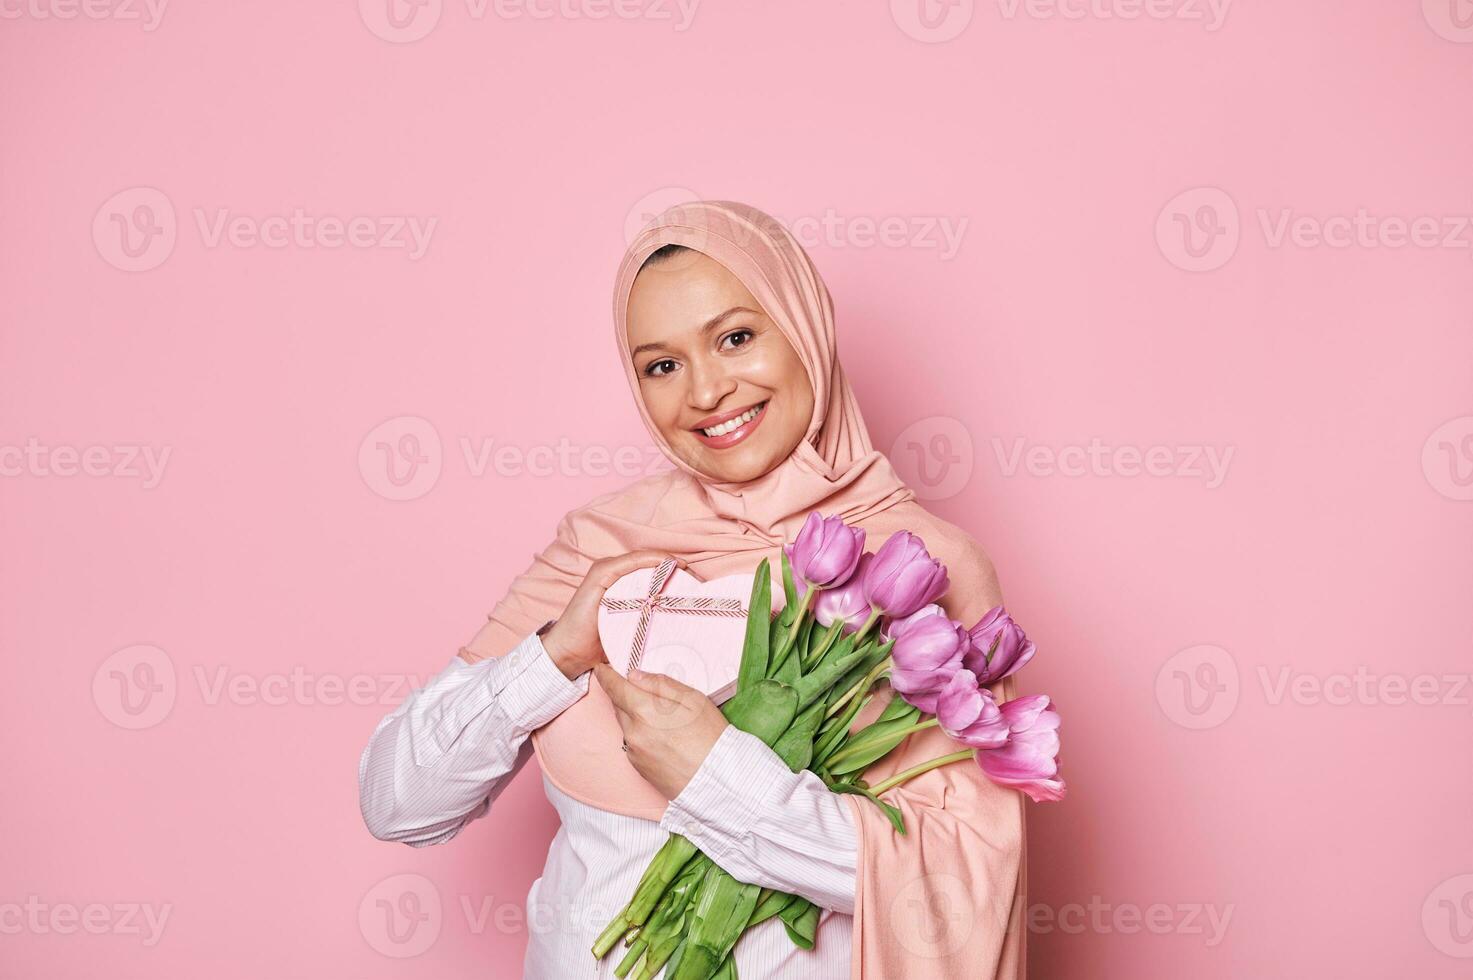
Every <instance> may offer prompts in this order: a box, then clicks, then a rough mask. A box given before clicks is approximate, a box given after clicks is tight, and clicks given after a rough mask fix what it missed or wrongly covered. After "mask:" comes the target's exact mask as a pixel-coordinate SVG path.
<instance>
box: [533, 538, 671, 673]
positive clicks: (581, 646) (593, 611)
mask: <svg viewBox="0 0 1473 980" xmlns="http://www.w3.org/2000/svg"><path fill="white" fill-rule="evenodd" d="M667 559H674V561H675V563H676V564H677V565H678V566H679V567H681V568H685V567H687V562H686V561H685V560H684V559H681V558H675V557H674V556H673V555H667V554H665V553H664V552H661V551H631V552H628V553H627V554H623V555H616V556H614V557H612V558H601V559H599V560H598V561H596V562H594V563H593V564H592V565H591V566H589V569H588V574H587V575H585V576H584V577H583V584H582V585H580V586H578V591H576V592H574V593H573V598H571V599H569V600H568V607H567V608H566V609H564V610H563V614H562V615H561V616H559V617H558V620H557V622H556V623H554V624H553V626H552V628H551V629H549V630H548V631H547V632H546V633H544V634H542V646H543V648H544V649H545V650H547V655H548V656H549V657H551V658H552V662H553V663H555V664H557V668H558V670H561V671H562V672H563V676H565V677H567V678H568V679H569V680H573V679H575V678H576V677H577V676H578V675H579V674H581V673H583V672H584V671H586V670H592V669H593V665H594V664H596V663H607V662H608V658H607V657H606V656H604V648H603V644H601V643H600V642H599V639H598V606H599V603H600V602H602V601H603V597H604V592H606V591H607V590H608V588H609V586H611V585H613V584H614V583H615V582H617V581H618V580H619V579H621V578H623V577H624V576H625V575H628V574H629V573H630V572H632V571H634V570H636V569H639V568H652V567H654V566H655V565H658V564H660V562H662V561H665V560H667Z"/></svg>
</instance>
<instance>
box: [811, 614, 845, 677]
mask: <svg viewBox="0 0 1473 980" xmlns="http://www.w3.org/2000/svg"><path fill="white" fill-rule="evenodd" d="M843 632H844V624H843V623H837V622H836V623H834V625H833V626H831V627H830V628H829V630H828V631H827V633H826V635H825V636H824V638H823V642H822V643H820V644H819V645H818V649H817V650H815V651H813V653H811V654H809V656H808V659H807V660H806V661H805V662H804V663H803V672H804V673H807V672H808V671H809V670H810V669H812V667H813V665H814V664H816V663H818V662H819V661H820V660H822V659H823V655H824V654H826V653H828V652H829V648H830V647H832V646H833V645H834V641H835V640H837V639H838V638H839V637H840V635H842V634H843Z"/></svg>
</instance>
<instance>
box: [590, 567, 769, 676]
mask: <svg viewBox="0 0 1473 980" xmlns="http://www.w3.org/2000/svg"><path fill="white" fill-rule="evenodd" d="M674 573H675V562H674V561H673V560H671V559H669V558H667V559H665V560H664V561H662V562H661V563H660V565H659V567H658V568H656V569H655V574H654V575H652V576H651V577H650V591H649V595H647V596H645V597H644V598H643V599H610V598H609V597H607V596H605V597H604V599H603V602H602V603H601V604H602V605H603V607H604V608H605V609H607V610H609V611H610V612H638V613H639V625H637V626H635V628H634V645H633V647H632V648H631V649H630V651H629V669H631V670H632V669H633V668H635V667H638V666H639V661H640V658H641V657H643V656H644V644H645V639H646V638H647V637H648V636H649V628H650V618H651V617H653V616H654V614H655V612H656V611H657V610H658V611H660V612H671V613H683V614H685V615H687V616H723V617H728V618H734V617H737V616H740V617H742V618H743V619H745V618H746V616H747V607H746V606H744V605H743V604H742V600H740V599H729V598H720V597H717V596H673V595H662V594H661V593H662V592H663V591H664V589H665V586H666V585H667V584H669V582H670V577H671V576H672V575H673V574H674Z"/></svg>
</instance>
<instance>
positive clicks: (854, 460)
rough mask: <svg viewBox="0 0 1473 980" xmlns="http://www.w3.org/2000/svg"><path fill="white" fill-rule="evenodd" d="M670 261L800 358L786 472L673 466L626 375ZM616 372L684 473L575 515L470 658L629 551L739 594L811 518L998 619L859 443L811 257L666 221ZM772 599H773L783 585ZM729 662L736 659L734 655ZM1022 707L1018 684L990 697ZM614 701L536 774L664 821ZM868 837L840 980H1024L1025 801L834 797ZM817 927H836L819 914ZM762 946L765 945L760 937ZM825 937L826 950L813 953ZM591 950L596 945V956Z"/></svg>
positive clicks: (971, 796)
mask: <svg viewBox="0 0 1473 980" xmlns="http://www.w3.org/2000/svg"><path fill="white" fill-rule="evenodd" d="M670 244H677V245H684V246H686V247H688V248H692V249H695V250H696V251H699V252H702V253H704V254H706V255H708V256H710V257H711V258H713V259H715V260H716V261H718V262H720V263H721V264H722V265H724V266H725V267H726V268H727V269H729V270H730V271H731V272H732V273H733V274H734V275H735V276H737V278H738V279H740V280H741V281H742V283H743V284H744V285H746V287H747V288H748V289H749V290H750V291H751V293H752V294H753V296H754V297H755V298H756V299H757V301H758V302H759V303H760V304H761V306H762V309H763V311H764V312H765V313H766V314H767V315H768V316H769V317H771V319H772V320H773V321H774V322H775V323H776V324H777V326H778V327H779V329H781V330H782V332H783V335H784V336H785V337H786V338H787V340H788V341H789V343H791V344H792V345H793V347H794V349H795V350H796V351H797V353H798V356H799V358H800V359H801V361H802V363H803V366H804V368H805V370H806V372H807V374H808V378H809V381H810V383H811V384H812V386H813V393H814V410H813V417H812V419H811V420H810V422H809V426H808V429H807V432H806V433H805V434H804V437H803V439H802V440H801V441H800V442H799V444H798V446H797V448H796V449H794V451H793V453H792V454H791V455H790V456H789V457H788V458H787V459H786V460H784V461H783V462H782V463H780V464H779V465H778V466H776V467H775V468H774V469H772V470H771V471H769V472H768V473H766V474H764V475H762V476H760V477H758V478H756V479H754V480H750V481H745V482H719V481H713V480H711V479H709V478H708V477H706V476H705V475H703V474H702V473H700V472H699V471H697V470H695V469H693V468H692V467H690V466H689V465H688V464H687V463H685V461H683V460H682V459H680V458H679V456H678V455H676V453H675V452H674V451H673V449H672V448H671V447H670V445H669V443H668V442H667V441H666V440H665V438H664V436H663V435H662V434H661V432H660V430H659V427H658V426H657V425H656V424H655V423H654V421H653V420H652V419H651V418H650V415H649V412H648V410H647V409H646V407H645V405H644V402H643V399H642V397H641V394H640V388H639V378H638V374H637V373H636V371H635V368H634V364H633V361H632V359H631V358H630V356H629V342H628V336H627V333H626V313H627V309H628V301H629V293H630V290H631V288H632V286H633V283H634V278H635V276H636V275H637V274H638V272H639V269H640V266H641V265H642V264H643V263H644V261H645V259H646V258H648V257H649V255H650V254H651V253H652V252H654V251H655V250H656V249H658V248H661V247H663V246H665V245H670ZM613 312H614V325H615V338H616V341H617V344H618V349H619V356H620V359H621V360H622V362H623V364H624V370H625V374H626V376H627V378H628V380H629V384H630V387H631V389H632V391H633V394H634V400H635V404H636V405H637V406H638V408H639V412H640V416H641V417H642V418H643V419H644V423H645V427H646V428H647V429H648V430H649V433H650V436H651V438H653V439H654V440H655V442H656V444H657V445H658V446H659V447H660V449H661V451H662V452H663V453H664V454H665V456H666V457H667V458H668V459H669V460H670V461H671V462H672V463H673V464H674V466H675V469H673V470H671V471H668V472H664V473H658V474H655V475H653V476H650V477H645V478H644V479H641V480H638V481H636V482H635V483H633V484H631V485H630V486H628V487H626V488H624V489H622V490H619V491H616V492H614V493H610V494H605V495H603V496H601V497H598V498H596V499H594V500H592V501H590V502H589V503H588V504H586V505H584V506H583V507H580V508H578V509H576V510H574V511H571V512H570V513H568V514H567V515H565V516H564V517H563V519H562V520H561V521H560V522H559V523H558V526H557V532H556V536H555V538H554V540H553V541H552V542H551V543H550V544H549V545H548V546H547V548H545V549H544V550H543V551H542V552H540V553H539V554H537V555H536V556H535V557H534V558H533V561H532V565H531V567H529V568H528V569H527V570H526V571H525V572H523V573H522V574H521V575H519V576H518V577H517V578H516V579H515V580H514V581H513V582H512V585H511V587H510V589H509V590H508V592H507V594H506V595H505V596H504V597H503V598H502V599H501V601H500V602H499V603H498V604H497V605H496V607H495V609H493V610H492V612H491V613H490V614H489V616H488V620H489V622H488V623H487V625H486V627H485V628H483V629H482V630H481V632H480V634H478V636H477V637H476V640H475V641H474V642H473V643H472V644H471V646H470V647H467V648H465V649H464V653H465V655H466V656H467V657H468V658H472V659H481V658H484V657H487V656H500V655H504V654H505V653H507V652H509V651H510V650H511V649H513V648H514V647H515V646H516V645H517V644H518V643H519V642H520V641H521V640H522V639H523V638H524V637H525V636H526V635H527V634H528V633H530V632H532V631H533V630H535V629H536V628H537V627H539V626H541V625H542V624H543V623H544V622H546V621H547V620H549V619H552V618H555V617H556V616H558V615H559V614H561V612H562V610H563V609H564V608H565V607H566V605H567V602H568V600H569V599H570V598H571V597H572V594H573V592H574V591H575V590H576V589H577V587H578V586H579V584H581V582H582V581H583V578H584V576H585V575H586V574H587V571H588V568H589V566H590V565H592V563H593V562H594V561H596V560H598V559H600V558H605V557H609V556H613V555H618V554H623V553H625V552H628V551H633V550H639V549H653V550H658V551H664V552H667V553H669V554H672V555H675V556H677V557H681V558H685V559H687V560H688V561H689V562H690V570H691V571H692V572H693V573H694V574H696V575H697V576H699V577H701V578H704V579H710V578H718V577H721V576H725V575H734V574H748V575H750V574H751V573H752V572H753V571H754V570H755V569H756V567H757V565H758V563H760V562H761V561H762V559H763V558H766V559H768V560H769V561H771V562H772V563H773V566H774V567H776V565H777V563H778V562H779V561H780V547H781V545H782V544H783V543H784V542H786V541H791V540H793V539H794V538H796V537H797V534H798V530H799V529H800V528H801V527H802V524H803V521H804V519H805V518H806V517H807V515H808V513H809V512H810V511H813V510H818V511H821V512H822V513H823V514H824V515H825V516H833V515H837V516H840V517H842V518H843V519H844V520H845V521H846V522H847V523H849V524H852V525H856V526H859V527H864V528H865V529H866V532H867V539H868V542H869V546H870V547H871V548H872V549H873V548H874V547H878V546H879V544H880V542H881V541H883V540H884V537H886V536H888V535H889V534H891V533H893V532H894V531H896V530H902V529H903V530H909V531H911V532H913V533H915V534H918V535H920V536H921V537H922V538H923V539H924V540H925V542H926V544H927V546H928V548H929V549H930V551H931V553H932V555H934V556H935V557H936V558H938V559H940V560H941V561H943V562H945V563H946V565H947V570H948V573H949V576H950V579H951V583H952V584H951V588H950V590H949V591H948V593H947V595H946V596H945V597H943V599H942V600H941V605H942V606H943V608H945V609H946V611H947V613H948V614H949V615H950V616H952V617H953V618H955V619H958V620H961V621H963V622H965V623H967V624H968V625H970V624H971V623H973V622H975V621H976V620H977V619H978V618H980V617H981V615H982V613H983V612H985V611H986V610H987V609H988V608H990V607H991V606H994V605H997V604H998V603H999V602H1000V601H1001V596H1000V594H999V593H998V590H997V582H996V578H995V576H994V575H993V572H992V566H991V564H990V563H989V562H988V561H987V558H986V556H985V555H984V554H983V553H982V551H981V549H980V548H978V547H977V545H976V543H975V542H974V541H972V539H971V538H970V537H969V536H968V535H967V534H966V533H965V532H963V531H962V530H961V529H959V528H957V527H955V526H954V525H951V524H949V523H947V522H945V521H942V520H940V519H939V518H937V517H935V516H934V515H932V514H930V513H928V512H927V511H926V510H924V509H923V508H922V507H921V506H920V505H919V504H918V503H917V501H916V499H915V495H914V493H913V492H912V491H911V490H910V489H909V488H908V487H906V486H905V484H904V483H903V482H902V481H901V479H900V478H899V476H898V475H897V474H896V472H895V470H894V468H893V467H892V466H891V464H890V461H889V459H888V458H886V456H885V455H884V454H883V453H881V452H879V451H878V450H876V449H875V448H874V446H873V445H872V444H871V442H870V438H869V433H868V430H867V429H866V428H865V424H864V419H863V417H862V416H861V414H860V410H859V403H858V400H857V399H856V398H855V396H854V392H853V390H852V388H851V387H850V385H849V382H848V379H847V378H846V376H845V374H844V371H843V369H842V368H841V367H840V364H839V359H838V350H837V343H836V340H835V335H834V310H833V302H832V300H831V299H830V297H829V293H828V289H827V288H826V287H825V285H824V283H823V280H822V278H821V277H820V276H819V274H818V270H817V269H816V267H815V266H814V265H813V263H812V261H811V260H810V258H809V257H808V255H807V253H806V252H805V251H804V250H803V248H802V247H801V246H800V245H799V244H798V242H797V241H796V240H795V239H794V238H793V237H792V235H791V234H790V233H789V232H788V231H787V229H785V228H784V227H783V226H782V225H781V224H780V223H778V222H777V221H776V220H775V219H773V218H772V217H770V216H769V215H767V214H764V213H763V212H761V211H758V210H757V209H756V208H752V207H750V206H748V205H745V204H740V203H737V202H733V201H697V202H691V203H687V204H681V205H676V206H675V207H672V208H670V209H668V210H667V211H665V212H664V213H662V214H661V215H659V216H658V217H657V218H655V219H654V220H653V221H652V222H651V223H650V224H649V225H647V226H646V227H645V228H644V229H643V230H642V231H641V232H640V234H639V235H638V236H637V237H636V238H635V239H634V241H632V242H631V243H630V244H629V246H628V249H627V251H626V252H625V255H624V259H623V262H622V263H621V264H620V266H619V271H618V275H617V278H616V282H615V288H614V311H613ZM774 592H775V599H776V600H777V601H779V602H780V599H781V593H780V589H779V587H778V585H777V584H776V583H774ZM734 655H739V651H737V652H736V653H735V654H734ZM993 691H994V693H995V694H996V695H997V697H998V699H999V700H1007V699H1009V698H1011V697H1013V696H1015V694H1016V692H1015V690H1014V686H1013V678H1011V677H1009V678H1005V679H1004V680H1003V681H1001V682H999V683H998V684H997V685H994V687H993ZM890 695H891V692H890V690H889V688H888V685H883V684H882V685H881V687H880V688H879V689H877V693H876V697H875V699H874V700H873V701H872V702H871V703H870V704H869V705H868V706H866V708H865V709H864V710H863V711H862V712H860V713H859V716H858V717H857V718H856V719H855V722H854V725H853V727H854V728H855V729H856V730H857V729H858V728H859V727H862V726H863V725H864V724H867V723H868V722H869V721H871V720H873V719H874V718H875V717H876V716H878V715H879V713H880V712H881V711H883V709H884V705H885V704H886V703H888V700H889V696H890ZM621 741H622V733H621V731H620V728H619V725H618V721H617V719H616V717H615V714H614V711H613V706H612V704H611V703H610V701H609V699H608V696H607V695H606V694H605V693H604V692H603V689H602V688H601V687H600V686H599V685H598V684H590V685H589V689H588V693H587V694H586V695H585V696H584V697H582V698H580V699H579V700H578V701H577V702H576V703H574V704H573V705H572V706H571V707H569V708H567V709H566V710H565V711H563V712H562V713H561V714H559V715H558V716H557V717H556V718H554V719H553V720H552V721H551V722H549V723H548V724H547V725H544V726H543V727H542V728H540V729H538V730H537V731H535V732H533V734H532V743H533V746H534V748H535V749H536V752H537V757H538V762H539V764H540V765H541V767H542V770H543V772H544V773H545V774H546V775H547V777H548V779H549V780H550V781H551V782H552V783H553V784H554V785H555V786H557V787H558V789H560V790H562V791H563V792H565V793H567V794H568V795H570V796H572V797H574V798H575V799H578V800H580V801H582V802H584V803H586V804H588V805H591V806H595V807H598V808H599V809H603V810H608V811H611V812H615V813H622V814H625V815H627V816H634V817H640V818H643V819H648V820H655V821H658V820H659V819H660V818H661V816H662V815H663V814H664V811H665V808H666V806H667V805H668V802H669V801H668V800H667V799H666V798H665V797H664V796H663V795H661V794H660V793H659V792H658V791H656V790H655V788H654V787H653V786H651V785H650V784H649V783H648V782H646V781H645V779H644V778H643V777H642V776H640V774H639V772H638V771H637V770H635V769H634V767H633V766H632V765H631V764H630V762H629V760H628V757H627V755H625V753H624V752H623V751H622V750H621V749H620V743H621ZM956 750H957V746H956V743H954V742H952V741H951V740H950V739H949V738H948V737H947V736H946V735H945V733H944V732H942V731H941V730H940V729H939V728H930V729H926V730H924V731H922V732H917V733H916V734H915V735H912V736H911V737H910V738H909V739H907V740H906V742H904V743H902V745H901V746H900V747H899V748H897V749H896V750H895V751H893V752H891V753H890V755H889V756H887V757H886V758H885V759H883V760H881V761H880V762H879V763H877V764H876V765H874V766H872V767H871V769H870V770H869V773H868V774H867V775H868V778H869V779H870V781H871V782H872V783H873V782H877V781H878V780H879V779H882V778H884V777H885V776H887V775H889V774H892V773H895V772H900V771H902V770H904V769H908V768H910V767H911V766H914V765H917V764H919V763H921V762H924V761H926V760H928V759H932V758H935V757H937V756H940V755H946V754H949V753H950V752H955V751H956ZM841 798H842V799H844V800H845V801H847V803H848V805H849V807H850V809H851V813H852V815H853V817H854V821H855V825H856V829H857V831H858V836H859V840H860V843H859V854H858V855H857V864H858V872H857V878H856V894H855V911H854V923H853V925H854V928H853V946H852V967H851V970H852V972H851V980H880V978H892V977H899V976H901V975H902V974H904V975H905V976H907V977H908V978H924V980H949V978H957V977H968V978H981V980H988V978H991V980H1022V978H1023V977H1024V975H1025V972H1024V942H1023V940H1024V918H1023V916H1024V911H1025V890H1026V889H1025V883H1026V871H1025V866H1024V863H1023V855H1024V849H1025V843H1024V837H1025V834H1024V811H1023V803H1022V799H1023V797H1022V794H1020V793H1018V792H1017V791H1015V790H1011V789H1006V788H1004V787H1001V786H998V785H997V784H995V783H993V782H991V781H990V780H989V779H987V777H985V776H984V775H983V774H982V773H981V771H980V769H978V767H977V766H976V765H975V764H974V763H971V762H967V761H963V762H960V763H956V764H953V765H947V766H943V767H941V768H939V769H933V770H931V771H929V772H927V773H924V774H923V775H921V776H919V777H917V778H915V779H913V780H911V781H909V782H907V783H905V784H903V785H902V786H899V787H896V788H895V789H893V790H891V791H889V792H888V793H886V795H885V798H886V799H887V800H888V801H889V802H891V803H893V804H895V805H896V806H899V807H900V808H901V810H902V812H904V814H905V823H906V828H907V834H906V835H904V836H901V835H897V834H896V833H895V830H894V828H893V827H892V826H891V824H890V822H889V821H888V820H887V819H886V818H885V816H884V815H883V814H882V813H881V812H880V810H879V808H877V807H876V806H875V805H874V804H873V803H871V802H869V801H868V800H866V799H864V798H863V797H859V796H854V795H847V794H845V795H843V796H842V797H841ZM823 914H824V915H825V916H827V915H832V914H834V913H831V912H828V911H825V912H824V913H823ZM759 928H760V927H759ZM821 940H822V937H821V936H820V941H821ZM591 941H592V937H590V942H591Z"/></svg>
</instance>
